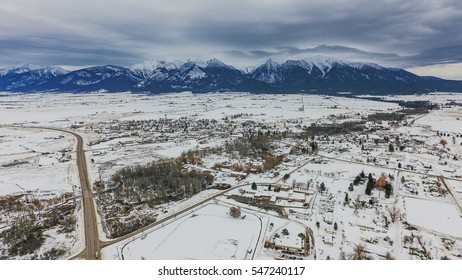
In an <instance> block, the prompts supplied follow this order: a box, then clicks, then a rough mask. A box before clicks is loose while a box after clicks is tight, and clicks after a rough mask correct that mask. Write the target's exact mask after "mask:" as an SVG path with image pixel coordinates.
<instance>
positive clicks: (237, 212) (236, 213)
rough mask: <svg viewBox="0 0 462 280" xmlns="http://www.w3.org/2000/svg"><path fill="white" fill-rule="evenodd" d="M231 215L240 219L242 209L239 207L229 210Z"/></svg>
mask: <svg viewBox="0 0 462 280" xmlns="http://www.w3.org/2000/svg"><path fill="white" fill-rule="evenodd" d="M229 215H231V217H233V218H239V217H240V216H241V209H240V208H239V207H236V206H233V207H231V208H229Z"/></svg>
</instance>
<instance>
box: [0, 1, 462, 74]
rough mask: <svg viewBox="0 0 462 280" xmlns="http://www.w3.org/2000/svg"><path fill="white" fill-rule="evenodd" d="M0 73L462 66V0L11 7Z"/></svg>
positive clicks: (2, 10) (7, 4) (1, 36)
mask: <svg viewBox="0 0 462 280" xmlns="http://www.w3.org/2000/svg"><path fill="white" fill-rule="evenodd" d="M2 2H3V3H2V4H1V5H0V18H1V19H2V20H1V21H0V53H1V54H2V56H1V58H0V65H12V64H17V63H21V62H33V63H38V64H45V65H49V64H66V65H95V64H120V65H130V64H134V63H137V62H140V61H141V60H144V59H149V58H153V57H155V58H166V59H187V58H197V59H208V58H211V57H217V58H219V59H222V60H224V61H225V62H227V63H230V64H240V65H245V64H246V65H251V64H255V63H257V62H259V61H258V60H261V59H266V58H270V57H273V56H275V57H279V58H280V59H293V58H300V57H303V56H310V55H329V56H335V57H337V56H339V57H340V58H345V59H350V60H355V59H359V60H365V61H367V60H371V61H373V62H377V63H386V64H389V65H395V66H406V67H409V66H422V65H433V64H441V63H454V62H461V61H462V58H461V56H462V49H461V42H462V33H461V32H460V31H459V30H462V21H461V20H460V19H461V18H462V1H459V0H455V1H452V0H442V1H434V0H433V1H432V0H409V1H401V0H387V1H369V0H331V1H325V0H323V1H305V0H286V1H272V0H254V1H248V0H235V1H214V0H197V1H187V0H185V1H181V0H168V1H167V0H160V1H142V0H131V1H122V0H100V1H93V0H76V1H53V0H41V1H35V0H14V1H13V0H4V1H2Z"/></svg>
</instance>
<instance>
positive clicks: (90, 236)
mask: <svg viewBox="0 0 462 280" xmlns="http://www.w3.org/2000/svg"><path fill="white" fill-rule="evenodd" d="M3 127H10V128H19V129H42V130H53V131H59V132H63V133H67V134H71V135H72V136H74V137H75V138H76V139H77V150H76V155H77V167H78V170H79V178H80V187H81V190H82V204H83V218H84V219H83V223H84V229H85V248H84V250H83V251H82V252H80V253H79V254H77V255H76V256H74V257H73V258H72V259H81V258H85V259H87V260H94V259H98V258H99V251H100V249H101V245H100V241H99V237H98V223H97V220H96V210H95V203H94V200H93V193H92V190H91V184H90V180H89V179H88V168H87V161H86V159H85V151H84V149H83V147H84V142H83V138H82V136H80V135H79V134H77V133H76V132H73V131H69V130H65V129H60V128H54V127H38V126H37V127H36V126H3ZM96 252H98V257H97V256H96Z"/></svg>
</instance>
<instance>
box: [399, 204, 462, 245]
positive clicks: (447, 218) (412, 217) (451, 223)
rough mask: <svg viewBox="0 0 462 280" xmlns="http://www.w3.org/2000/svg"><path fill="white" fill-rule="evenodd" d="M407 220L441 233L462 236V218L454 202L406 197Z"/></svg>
mask: <svg viewBox="0 0 462 280" xmlns="http://www.w3.org/2000/svg"><path fill="white" fill-rule="evenodd" d="M405 204H406V215H407V221H408V222H409V223H411V224H413V225H416V226H419V227H423V228H426V229H430V230H432V231H436V232H438V233H441V234H449V235H452V236H455V237H459V238H460V237H462V219H461V216H460V214H459V212H458V211H457V209H456V208H455V206H454V205H452V204H447V203H440V202H434V201H428V200H427V201H426V200H420V199H412V198H405Z"/></svg>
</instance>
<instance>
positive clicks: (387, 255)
mask: <svg viewBox="0 0 462 280" xmlns="http://www.w3.org/2000/svg"><path fill="white" fill-rule="evenodd" d="M385 259H386V260H394V259H395V257H393V255H392V254H391V252H387V253H386V254H385Z"/></svg>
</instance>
